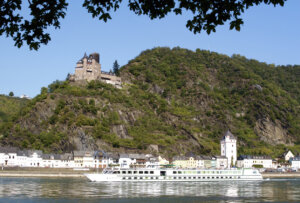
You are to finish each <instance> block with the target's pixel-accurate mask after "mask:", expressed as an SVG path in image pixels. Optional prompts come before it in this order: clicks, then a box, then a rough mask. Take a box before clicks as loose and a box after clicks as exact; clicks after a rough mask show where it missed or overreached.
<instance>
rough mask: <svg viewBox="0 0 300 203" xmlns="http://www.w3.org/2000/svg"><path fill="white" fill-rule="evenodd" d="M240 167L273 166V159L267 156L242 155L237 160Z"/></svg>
mask: <svg viewBox="0 0 300 203" xmlns="http://www.w3.org/2000/svg"><path fill="white" fill-rule="evenodd" d="M237 167H240V168H253V167H256V168H273V161H272V159H271V158H270V157H267V156H249V155H248V156H240V157H239V158H238V160H237Z"/></svg>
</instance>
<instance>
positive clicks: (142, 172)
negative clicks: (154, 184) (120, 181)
mask: <svg viewBox="0 0 300 203" xmlns="http://www.w3.org/2000/svg"><path fill="white" fill-rule="evenodd" d="M126 172H127V173H126ZM113 174H120V171H114V172H113ZM122 174H154V171H122Z"/></svg>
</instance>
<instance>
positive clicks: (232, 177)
mask: <svg viewBox="0 0 300 203" xmlns="http://www.w3.org/2000/svg"><path fill="white" fill-rule="evenodd" d="M240 178H241V177H240V176H224V177H223V176H193V177H192V176H189V177H176V176H174V177H163V179H173V180H176V179H177V180H180V179H181V180H182V179H183V180H184V179H240ZM122 179H123V180H145V179H149V180H158V179H159V177H137V176H136V177H123V178H122Z"/></svg>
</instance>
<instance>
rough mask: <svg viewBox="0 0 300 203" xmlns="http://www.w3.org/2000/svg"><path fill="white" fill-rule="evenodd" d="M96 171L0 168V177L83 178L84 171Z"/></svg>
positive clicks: (91, 170) (89, 171) (85, 171)
mask: <svg viewBox="0 0 300 203" xmlns="http://www.w3.org/2000/svg"><path fill="white" fill-rule="evenodd" d="M91 172H96V170H94V169H90V170H88V171H87V170H73V169H58V168H17V167H14V168H3V170H2V169H1V168H0V177H49V178H51V177H53V178H57V177H61V178H83V177H85V176H84V175H83V174H84V173H91Z"/></svg>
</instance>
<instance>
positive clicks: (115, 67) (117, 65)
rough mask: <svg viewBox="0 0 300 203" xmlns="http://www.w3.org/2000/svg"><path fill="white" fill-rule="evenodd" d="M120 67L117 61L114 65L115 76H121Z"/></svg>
mask: <svg viewBox="0 0 300 203" xmlns="http://www.w3.org/2000/svg"><path fill="white" fill-rule="evenodd" d="M119 70H120V65H119V64H118V61H117V60H115V62H114V64H113V72H114V74H116V76H120V71H119Z"/></svg>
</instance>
